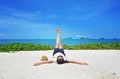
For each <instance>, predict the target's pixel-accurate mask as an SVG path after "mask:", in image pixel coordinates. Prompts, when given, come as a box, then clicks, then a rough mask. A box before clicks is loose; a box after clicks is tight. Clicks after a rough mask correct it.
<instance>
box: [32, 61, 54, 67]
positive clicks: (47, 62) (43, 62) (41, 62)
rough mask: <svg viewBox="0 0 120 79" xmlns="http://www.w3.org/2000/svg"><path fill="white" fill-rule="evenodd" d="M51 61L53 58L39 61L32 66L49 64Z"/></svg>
mask: <svg viewBox="0 0 120 79" xmlns="http://www.w3.org/2000/svg"><path fill="white" fill-rule="evenodd" d="M51 63H53V60H48V61H39V62H36V63H34V64H33V66H39V65H41V64H51Z"/></svg>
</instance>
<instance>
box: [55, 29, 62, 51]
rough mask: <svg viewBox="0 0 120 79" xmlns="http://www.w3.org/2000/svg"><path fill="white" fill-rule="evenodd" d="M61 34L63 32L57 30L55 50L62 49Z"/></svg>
mask: <svg viewBox="0 0 120 79" xmlns="http://www.w3.org/2000/svg"><path fill="white" fill-rule="evenodd" d="M60 32H61V30H59V29H58V30H57V38H56V46H55V48H59V49H62V45H61V40H60Z"/></svg>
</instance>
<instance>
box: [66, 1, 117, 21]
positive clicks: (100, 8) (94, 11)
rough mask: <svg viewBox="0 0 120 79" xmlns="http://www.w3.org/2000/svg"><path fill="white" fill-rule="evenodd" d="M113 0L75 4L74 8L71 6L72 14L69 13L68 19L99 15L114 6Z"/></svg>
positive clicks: (84, 18)
mask: <svg viewBox="0 0 120 79" xmlns="http://www.w3.org/2000/svg"><path fill="white" fill-rule="evenodd" d="M116 5H117V4H116V2H115V0H97V1H90V2H87V1H86V3H83V4H81V5H76V8H75V7H74V8H72V10H73V12H74V13H73V15H72V14H71V15H69V16H68V19H69V20H87V19H91V18H93V17H95V16H99V15H101V14H102V13H104V12H105V11H106V10H109V9H111V8H112V7H114V6H116Z"/></svg>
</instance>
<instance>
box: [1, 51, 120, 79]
mask: <svg viewBox="0 0 120 79" xmlns="http://www.w3.org/2000/svg"><path fill="white" fill-rule="evenodd" d="M52 53H53V50H47V51H45V50H44V51H18V52H15V53H7V52H6V53H4V52H1V53H0V62H1V64H0V79H23V78H24V79H33V78H35V79H41V78H42V79H50V78H51V79H55V78H58V79H61V78H62V79H68V78H69V79H120V70H119V68H120V63H119V61H120V59H119V58H120V50H65V53H66V57H67V58H68V59H74V60H78V61H83V62H87V63H88V64H89V66H82V65H76V64H70V63H69V64H63V65H57V64H56V63H53V64H44V65H40V66H37V67H35V66H32V64H33V63H35V62H37V61H40V58H41V56H42V55H46V56H47V57H48V59H52ZM71 73H72V74H71ZM66 75H68V76H66Z"/></svg>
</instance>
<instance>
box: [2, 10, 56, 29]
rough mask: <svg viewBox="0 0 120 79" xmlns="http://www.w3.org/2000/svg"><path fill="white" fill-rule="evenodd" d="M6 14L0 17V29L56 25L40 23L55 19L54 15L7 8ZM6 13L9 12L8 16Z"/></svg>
mask: <svg viewBox="0 0 120 79" xmlns="http://www.w3.org/2000/svg"><path fill="white" fill-rule="evenodd" d="M4 12H5V14H3V15H0V27H21V28H32V27H53V26H55V25H53V24H49V23H40V21H41V20H43V19H54V18H55V15H54V14H45V13H43V12H40V11H36V12H32V13H30V12H25V11H19V10H16V9H13V8H5V9H4ZM6 12H8V13H7V14H6Z"/></svg>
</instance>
